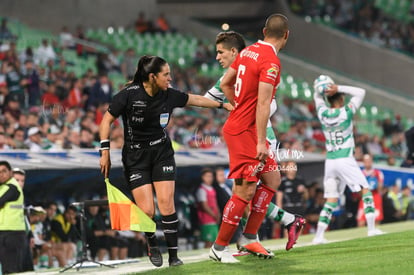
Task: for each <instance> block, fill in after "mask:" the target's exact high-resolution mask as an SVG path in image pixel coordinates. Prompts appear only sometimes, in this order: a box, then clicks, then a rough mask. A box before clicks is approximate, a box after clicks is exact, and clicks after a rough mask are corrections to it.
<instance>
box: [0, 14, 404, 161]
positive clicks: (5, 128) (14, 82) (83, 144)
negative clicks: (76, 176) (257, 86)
mask: <svg viewBox="0 0 414 275" xmlns="http://www.w3.org/2000/svg"><path fill="white" fill-rule="evenodd" d="M140 16H142V15H140ZM5 26H6V27H4V29H6V30H8V29H7V25H6V24H5ZM2 33H3V34H2V37H9V38H13V39H8V40H4V42H6V41H10V42H9V43H8V46H7V47H3V49H5V50H3V51H1V52H0V110H1V116H0V148H1V149H2V150H12V149H29V150H31V151H39V150H49V151H51V150H62V149H76V148H96V146H97V145H98V135H97V132H98V125H99V124H100V121H101V119H102V116H103V113H104V112H105V110H106V109H107V107H108V103H109V102H110V100H111V97H112V96H113V95H114V94H115V93H116V92H117V91H118V90H119V89H120V87H114V86H113V82H112V81H111V79H110V78H109V77H108V76H109V75H110V74H111V73H112V72H121V73H122V74H123V75H124V77H125V82H127V80H128V79H130V77H131V75H133V73H134V70H135V66H136V64H135V63H136V62H137V60H138V57H137V56H136V54H135V52H134V50H133V49H127V50H126V51H125V52H117V51H115V50H114V51H112V53H110V54H101V53H93V54H95V55H97V59H96V64H95V66H96V67H95V68H89V69H88V70H87V71H86V72H85V73H84V74H83V75H82V76H80V77H77V76H76V75H75V73H74V72H73V68H72V67H73V65H74V64H72V63H71V62H70V61H67V60H66V59H65V58H64V57H63V56H62V54H61V53H62V51H63V50H64V49H65V50H67V49H71V48H72V49H73V50H75V51H76V52H77V54H78V55H79V56H83V55H84V52H85V51H87V50H88V49H87V48H85V47H82V46H79V45H78V46H77V45H76V44H73V43H70V42H69V41H71V40H70V37H71V34H70V32H69V31H68V29H67V28H66V27H63V28H62V31H61V33H60V36H59V37H60V41H59V43H58V42H56V41H48V40H47V39H43V40H42V42H41V45H40V46H39V47H38V48H35V49H32V48H31V47H28V48H27V49H26V50H24V51H21V52H18V51H17V47H16V43H19V39H18V38H16V36H15V35H13V34H11V33H10V31H3V32H2ZM82 33H83V31H82V29H81V28H78V29H77V34H76V35H75V36H76V37H83V35H82ZM6 34H7V35H6ZM6 43H7V42H6ZM6 43H3V44H4V45H6ZM201 48H202V50H201ZM207 51H208V49H207V48H206V47H201V46H200V50H198V51H197V52H196V53H195V56H194V64H195V66H190V67H187V68H182V67H180V66H173V68H172V70H173V72H172V73H173V86H174V87H177V88H178V89H179V90H182V91H190V92H191V93H195V94H204V93H205V91H207V90H208V89H209V88H210V87H211V86H213V85H214V79H211V78H209V77H206V76H203V75H200V74H199V73H198V71H199V68H198V66H197V64H199V63H200V62H199V60H198V58H199V57H200V56H201V55H202V56H204V58H206V59H207V60H209V57H208V56H214V54H213V53H210V54H206V52H207ZM88 52H89V53H91V52H92V51H91V50H88ZM86 58H87V57H86ZM210 61H211V57H210ZM119 86H122V84H120V85H119ZM278 106H279V108H278V113H277V115H275V116H274V117H273V118H272V121H273V126H274V129H276V130H277V131H278V132H277V137H278V140H279V142H280V146H281V147H283V148H292V149H298V150H302V151H308V152H323V150H324V146H323V143H324V137H323V134H322V131H321V126H320V124H319V122H318V121H317V120H315V118H316V116H315V108H314V106H313V103H310V102H306V101H301V100H298V99H293V98H291V97H288V96H283V97H281V98H279V99H278ZM226 117H227V114H226V112H225V111H223V110H210V109H196V108H186V109H184V110H179V111H177V112H176V113H175V116H174V117H173V119H172V121H171V123H170V124H169V126H168V132H169V134H170V136H171V138H172V139H173V140H174V141H175V142H176V143H177V145H178V146H177V147H176V148H179V146H183V148H194V147H199V148H211V147H220V146H224V142H223V141H222V135H221V127H222V125H223V123H224V121H225V120H226ZM283 122H288V128H287V129H286V128H284V129H283V128H282V127H281V126H280V125H281V123H283ZM377 123H378V124H380V125H381V127H382V129H383V135H382V136H376V135H368V134H364V133H359V132H358V131H357V129H356V130H355V131H356V133H355V134H356V140H357V152H356V155H357V159H359V160H361V157H362V155H363V154H366V153H370V154H373V155H375V156H380V157H381V158H382V160H386V159H388V162H389V164H392V165H399V164H400V163H399V162H401V160H402V159H404V158H405V157H406V155H407V149H406V148H407V146H406V141H405V136H404V131H405V130H407V129H403V126H402V125H401V118H400V117H399V116H398V115H397V116H396V117H395V118H393V117H390V118H387V119H385V120H384V121H378V122H377ZM122 135H123V130H122V129H121V127H120V123H119V122H118V123H116V124H115V129H114V131H113V134H112V137H111V139H112V140H111V146H112V147H113V148H121V147H122ZM394 160H397V162H396V163H395V161H394ZM393 162H394V164H393Z"/></svg>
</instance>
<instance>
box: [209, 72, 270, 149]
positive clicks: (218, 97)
mask: <svg viewBox="0 0 414 275" xmlns="http://www.w3.org/2000/svg"><path fill="white" fill-rule="evenodd" d="M222 79H223V76H222V77H220V79H219V80H217V82H216V84H215V85H214V86H213V87H211V88H210V90H208V91H207V92H206V93H205V95H204V97H207V98H209V99H211V100H214V101H218V102H228V101H227V99H226V97H225V96H224V92H223V90H221V88H220V84H221V80H222ZM276 110H277V104H276V95H275V97H274V98H273V100H272V103H271V105H270V116H269V121H268V122H267V129H266V138H267V140H268V141H269V143H270V147H271V148H272V149H273V150H276V146H277V139H276V136H275V132H274V131H273V128H272V123H271V121H270V117H271V116H272V115H273V114H274V113H275V112H276Z"/></svg>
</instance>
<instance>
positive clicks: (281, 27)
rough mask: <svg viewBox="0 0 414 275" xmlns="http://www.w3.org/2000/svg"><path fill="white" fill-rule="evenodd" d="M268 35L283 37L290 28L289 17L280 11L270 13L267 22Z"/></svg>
mask: <svg viewBox="0 0 414 275" xmlns="http://www.w3.org/2000/svg"><path fill="white" fill-rule="evenodd" d="M265 29H266V36H269V37H275V38H282V37H283V36H284V35H285V33H286V32H287V31H288V30H289V25H288V19H287V17H286V16H284V15H283V14H280V13H275V14H272V15H270V16H269V17H268V18H267V19H266V23H265Z"/></svg>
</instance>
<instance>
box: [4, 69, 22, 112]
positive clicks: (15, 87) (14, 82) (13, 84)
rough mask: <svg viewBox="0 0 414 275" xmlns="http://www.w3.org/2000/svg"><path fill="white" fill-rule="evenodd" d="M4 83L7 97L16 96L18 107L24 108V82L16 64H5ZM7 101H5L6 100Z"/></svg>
mask: <svg viewBox="0 0 414 275" xmlns="http://www.w3.org/2000/svg"><path fill="white" fill-rule="evenodd" d="M6 64H7V65H6V66H7V68H6V72H7V73H6V82H7V89H8V90H9V96H17V97H18V100H19V102H20V106H22V107H23V106H25V93H24V90H23V85H24V84H25V81H24V80H23V76H22V75H21V73H20V70H19V68H18V65H17V64H18V63H10V62H6ZM6 100H7V99H6Z"/></svg>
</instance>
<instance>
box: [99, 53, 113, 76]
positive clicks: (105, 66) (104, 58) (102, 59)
mask: <svg viewBox="0 0 414 275" xmlns="http://www.w3.org/2000/svg"><path fill="white" fill-rule="evenodd" d="M111 68H112V65H111V62H110V60H109V58H108V54H106V53H98V54H97V58H96V69H97V70H98V75H107V74H108V73H109V71H110V70H111Z"/></svg>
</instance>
